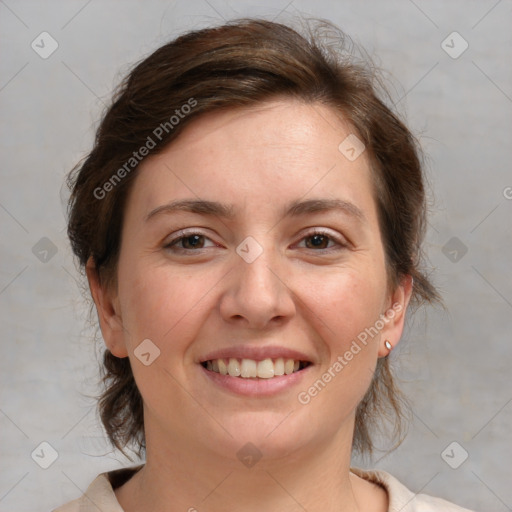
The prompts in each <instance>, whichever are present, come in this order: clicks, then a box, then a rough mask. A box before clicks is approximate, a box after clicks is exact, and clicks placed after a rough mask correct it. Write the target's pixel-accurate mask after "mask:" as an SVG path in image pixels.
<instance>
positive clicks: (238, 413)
mask: <svg viewBox="0 0 512 512" xmlns="http://www.w3.org/2000/svg"><path fill="white" fill-rule="evenodd" d="M350 133H352V130H351V128H350V126H349V125H348V124H347V123H346V122H344V121H343V119H341V118H339V117H338V115H337V114H336V113H335V112H334V111H332V110H331V109H330V108H328V107H326V106H323V105H320V104H314V105H311V104H309V105H308V104H304V103H301V102H298V101H295V100H292V99H280V100H275V101H272V102H267V103H264V104H260V105H258V106H257V107H256V108H251V109H245V110H233V111H227V112H222V113H219V112H217V113H215V112H214V113H211V114H207V115H204V116H202V117H201V119H200V121H199V122H197V121H196V122H194V123H191V124H190V125H189V126H187V127H186V129H185V130H184V132H183V133H182V134H181V135H180V137H179V138H178V139H177V140H176V141H174V142H173V143H172V145H170V146H169V147H167V148H166V149H165V150H164V151H163V152H162V153H161V154H159V155H157V156H152V157H150V158H147V159H146V160H145V161H144V162H143V163H142V164H141V166H140V169H139V174H138V176H137V178H136V180H135V183H134V186H133V188H132V190H131V194H130V196H129V199H128V202H127V206H126V211H125V220H124V225H123V231H122V244H121V251H120V258H119V265H118V274H117V282H118V284H117V286H116V287H115V289H107V288H105V287H104V286H102V284H101V283H100V281H99V280H98V276H97V274H96V272H95V270H94V266H93V264H92V261H91V262H90V264H89V265H88V269H87V272H88V277H89V282H90V287H91V291H92V295H93V297H94V300H95V303H96V306H97V309H98V316H99V320H100V325H101V329H102V333H103V337H104V339H105V342H106V345H107V346H108V348H109V349H110V350H111V351H112V353H113V354H114V355H116V356H118V357H130V360H131V365H132V368H133V372H134V376H135V380H136V382H137V385H138V387H139V390H140V392H141V394H142V397H143V400H144V416H145V432H146V442H147V462H146V465H145V467H144V468H143V469H142V470H141V471H139V472H138V473H137V474H136V475H135V476H134V477H132V478H131V479H130V480H129V481H128V482H127V483H126V484H124V485H123V486H122V487H120V488H118V489H116V496H117V499H118V500H119V502H120V504H121V506H122V507H123V509H124V510H126V511H127V512H131V511H135V510H147V511H152V512H159V511H164V510H165V511H169V510H176V511H177V510H189V509H190V508H191V507H195V508H197V510H199V511H203V510H208V511H211V512H217V511H222V510H233V511H235V510H236V511H238V510H240V511H244V512H252V511H261V510H273V511H283V512H284V511H286V512H288V511H290V512H291V511H299V510H301V511H302V510H304V509H306V510H308V512H316V511H322V512H326V511H334V510H336V511H340V510H342V511H345V512H349V511H355V510H374V511H385V510H387V506H388V499H387V494H386V492H385V491H384V490H383V489H382V488H380V487H378V486H376V485H374V484H372V483H370V482H367V481H366V480H363V479H360V478H359V477H357V476H355V475H354V474H353V473H350V471H349V469H350V455H351V443H352V432H353V427H354V418H355V408H356V406H357V404H358V402H359V401H360V399H361V398H362V396H363V395H364V393H365V391H366V390H367V388H368V386H369V385H370V381H371V377H372V374H373V371H374V369H375V365H376V362H377V359H378V358H379V357H383V356H385V355H387V354H388V352H389V350H388V349H386V348H385V346H384V341H385V340H386V339H387V340H389V341H390V342H391V344H392V345H393V346H395V345H396V344H397V343H398V342H399V339H400V336H401V333H402V329H403V323H404V315H405V310H406V308H407V304H408V302H409V298H410V295H411V280H410V279H409V278H407V279H404V280H403V282H402V283H401V284H400V285H399V286H398V287H397V288H396V289H395V290H390V288H389V286H388V283H387V277H386V267H385V258H384V249H383V245H382V239H381V235H380V231H379V227H378V220H377V211H376V204H375V200H374V194H373V186H372V182H371V178H370V167H369V162H368V159H367V156H366V153H363V154H362V155H361V156H360V157H359V158H357V159H356V160H355V161H353V162H351V161H349V160H348V159H347V158H345V156H344V155H343V154H341V153H340V151H339V150H338V146H339V144H340V142H341V141H343V140H344V139H345V137H346V136H347V135H349V134H350ZM187 198H190V199H203V200H211V201H218V202H221V203H226V204H230V205H232V206H233V209H234V211H235V216H234V218H232V219H224V218H220V217H218V216H208V215H204V214H198V213H191V212H185V211H181V212H177V213H159V214H156V215H154V216H152V217H151V219H150V220H148V221H146V220H145V218H146V216H147V215H148V213H149V212H151V211H152V210H154V209H155V208H158V207H160V206H162V205H165V204H167V203H169V202H170V201H174V200H177V199H187ZM319 198H322V199H333V198H335V199H341V200H343V201H347V202H350V203H352V204H353V205H354V206H355V207H357V209H358V210H360V212H362V217H361V218H358V217H356V216H355V215H352V214H350V213H347V212H343V211H337V210H330V211H324V212H316V213H308V214H306V215H302V216H298V217H283V215H282V210H283V209H284V208H285V207H286V206H287V205H288V204H289V203H290V202H292V201H295V200H308V199H319ZM185 228H193V229H192V230H190V231H193V232H194V233H198V234H202V235H204V236H205V237H206V238H204V239H203V238H202V239H200V245H199V247H202V248H199V249H197V248H194V246H193V245H191V244H188V245H187V244H186V242H187V241H186V240H185V242H183V241H182V242H181V244H179V245H174V246H172V247H167V248H166V247H165V246H166V245H168V244H169V243H170V242H171V240H172V239H173V238H176V237H179V236H180V235H181V236H183V234H181V233H179V231H180V230H182V229H185ZM315 228H323V229H324V230H326V231H328V234H329V237H328V238H327V239H322V240H323V241H324V242H323V245H321V247H320V248H318V247H317V246H315V245H313V244H312V243H311V242H312V236H311V235H312V232H314V229H315ZM189 235H190V233H189ZM307 235H309V236H307ZM248 236H251V237H253V238H254V239H255V240H257V242H258V243H259V244H260V246H261V247H262V249H263V253H262V254H261V255H260V256H259V257H258V258H257V259H256V260H255V261H254V262H252V263H247V262H246V261H244V260H243V259H242V258H241V257H240V256H239V255H238V254H237V252H236V248H237V246H238V245H239V244H240V243H241V242H242V240H244V239H245V238H246V237H248ZM338 241H339V242H340V243H341V244H343V245H339V243H338ZM184 243H185V245H183V244H184ZM201 244H202V245H201ZM178 247H180V248H181V250H180V249H178ZM396 303H398V304H400V305H401V306H402V310H401V311H400V312H398V313H397V314H396V315H395V316H394V318H393V319H391V320H390V321H389V322H388V323H386V325H385V326H384V328H383V329H382V330H381V332H380V334H379V335H378V336H375V337H374V338H372V339H371V340H370V341H369V343H368V344H367V345H366V347H363V349H362V350H361V351H360V352H359V353H358V354H357V355H355V356H354V358H353V359H352V360H351V361H350V362H349V364H347V365H346V366H345V367H344V368H343V370H342V371H340V372H338V373H337V374H336V377H335V378H333V379H332V380H331V382H329V384H328V385H327V386H325V388H324V389H322V390H321V392H319V393H318V394H317V396H315V397H314V398H313V399H312V400H311V401H310V403H308V404H307V405H303V404H301V403H299V401H298V400H297V394H298V393H299V392H300V391H304V390H307V389H308V387H309V386H310V385H311V384H313V383H314V382H315V381H316V380H317V379H318V378H320V377H321V376H322V374H323V373H325V372H326V371H327V369H328V368H329V367H331V366H332V364H333V362H334V361H335V360H336V358H337V357H338V356H340V355H343V354H344V353H345V352H346V351H347V350H348V349H349V347H350V345H351V343H352V341H353V340H354V339H356V337H357V335H358V334H359V333H361V332H362V331H364V329H365V328H367V327H370V326H373V325H374V324H375V322H376V320H377V319H378V318H379V315H381V314H384V313H385V312H386V311H387V310H389V308H391V307H392V305H393V304H396ZM144 339H150V340H151V341H152V342H153V343H154V344H155V345H156V346H157V347H158V348H159V350H160V356H159V357H158V358H157V359H155V361H154V362H153V363H152V364H150V365H149V366H145V365H143V364H141V362H140V361H139V360H138V359H137V358H136V357H135V356H134V350H135V349H136V348H137V346H138V345H139V344H140V343H141V341H142V340H144ZM243 344H248V345H251V346H268V345H280V346H284V347H288V348H292V349H296V350H299V351H301V352H304V353H305V354H307V355H308V356H309V357H310V359H311V361H312V362H313V366H312V367H311V368H309V369H308V374H307V377H304V378H303V379H302V382H301V383H300V385H297V386H293V387H291V388H289V389H286V390H284V391H282V392H280V393H279V394H277V395H275V396H272V397H241V396H239V395H235V394H233V393H230V392H228V391H226V390H224V389H221V388H220V387H219V386H217V385H213V384H212V383H211V382H210V381H209V379H208V378H206V377H205V375H204V371H203V370H202V369H201V368H200V367H199V365H198V361H199V360H200V358H201V356H204V355H206V354H208V353H209V352H211V351H212V350H215V349H218V348H225V347H229V346H232V345H243ZM247 442H251V443H253V444H254V445H255V446H256V447H257V448H258V450H259V451H260V452H261V454H262V458H261V460H260V461H259V462H258V463H257V464H256V465H255V466H254V467H252V468H247V467H245V465H243V464H242V463H241V462H240V460H239V459H238V458H237V455H236V454H237V452H238V450H240V449H241V448H242V447H243V446H244V445H245V444H246V443H247Z"/></svg>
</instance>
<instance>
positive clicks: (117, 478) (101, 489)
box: [52, 466, 142, 512]
mask: <svg viewBox="0 0 512 512" xmlns="http://www.w3.org/2000/svg"><path fill="white" fill-rule="evenodd" d="M141 467H142V466H136V467H134V468H123V469H118V470H114V471H109V472H106V473H101V474H100V475H98V476H97V477H96V478H95V479H94V480H93V481H92V483H91V484H90V485H89V487H88V488H87V490H86V491H85V493H84V494H83V495H82V496H81V497H80V498H78V499H76V500H73V501H70V502H69V503H66V504H65V505H62V506H61V507H59V508H56V509H54V510H53V511H52V512H98V510H101V512H123V509H122V508H121V505H120V504H119V502H118V501H117V498H116V495H115V493H114V489H115V488H116V487H119V486H120V485H122V484H123V483H124V482H126V481H127V480H128V479H129V478H130V477H132V476H133V475H134V474H135V473H136V472H137V471H138V470H139V469H140V468H141Z"/></svg>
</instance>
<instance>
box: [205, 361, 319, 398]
mask: <svg viewBox="0 0 512 512" xmlns="http://www.w3.org/2000/svg"><path fill="white" fill-rule="evenodd" d="M312 366H313V365H309V366H307V367H306V368H303V369H302V370H300V371H298V372H294V373H291V374H290V375H280V376H279V377H272V378H270V379H259V378H249V379H244V378H243V377H230V376H229V375H222V374H221V373H217V372H213V371H211V370H207V369H206V368H205V367H204V366H202V365H199V367H200V368H201V370H203V372H204V373H205V375H206V376H207V377H208V378H209V379H210V380H211V381H212V382H213V383H214V384H216V385H218V386H220V387H222V388H224V389H226V390H228V391H231V392H232V393H235V394H237V395H243V396H272V395H276V394H278V393H280V392H283V391H285V390H287V389H290V388H291V387H293V386H296V385H297V384H298V383H300V382H301V381H302V379H303V378H304V375H305V374H306V373H308V372H309V370H310V369H311V368H312Z"/></svg>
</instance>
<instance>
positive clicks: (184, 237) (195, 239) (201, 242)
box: [164, 232, 216, 252]
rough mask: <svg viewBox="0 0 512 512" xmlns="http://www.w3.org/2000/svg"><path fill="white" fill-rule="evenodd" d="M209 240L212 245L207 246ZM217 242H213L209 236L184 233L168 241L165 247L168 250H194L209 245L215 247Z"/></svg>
mask: <svg viewBox="0 0 512 512" xmlns="http://www.w3.org/2000/svg"><path fill="white" fill-rule="evenodd" d="M207 241H209V242H211V245H210V246H207V245H206V243H207ZM215 246H216V244H215V243H214V242H212V241H211V240H210V239H209V238H208V237H207V236H205V235H203V234H201V233H196V232H189V233H182V234H181V236H178V237H175V238H173V239H172V240H171V241H170V242H168V243H166V244H165V246H164V248H165V249H168V250H171V251H172V250H176V251H177V252H180V251H183V252H184V251H194V249H205V248H207V247H215Z"/></svg>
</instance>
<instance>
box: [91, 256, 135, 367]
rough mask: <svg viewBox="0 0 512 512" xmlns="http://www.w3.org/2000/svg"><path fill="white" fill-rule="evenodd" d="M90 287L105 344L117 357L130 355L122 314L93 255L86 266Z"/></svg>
mask: <svg viewBox="0 0 512 512" xmlns="http://www.w3.org/2000/svg"><path fill="white" fill-rule="evenodd" d="M85 271H86V273H87V280H88V282H89V289H90V291H91V295H92V298H93V300H94V304H95V305H96V312H97V313H98V320H99V323H100V328H101V333H102V335H103V339H104V340H105V344H106V345H107V347H108V349H109V350H110V352H112V354H113V355H114V356H116V357H120V358H123V357H128V351H127V349H126V344H125V340H124V330H123V323H122V319H121V316H120V315H119V313H118V309H119V308H118V306H116V303H115V299H114V298H113V297H112V296H111V295H112V294H111V292H110V290H108V289H106V287H105V286H104V285H102V283H101V281H100V277H99V274H98V271H97V269H96V266H95V264H94V260H93V258H92V256H91V257H90V258H89V260H88V261H87V265H86V267H85Z"/></svg>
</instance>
